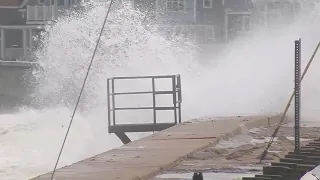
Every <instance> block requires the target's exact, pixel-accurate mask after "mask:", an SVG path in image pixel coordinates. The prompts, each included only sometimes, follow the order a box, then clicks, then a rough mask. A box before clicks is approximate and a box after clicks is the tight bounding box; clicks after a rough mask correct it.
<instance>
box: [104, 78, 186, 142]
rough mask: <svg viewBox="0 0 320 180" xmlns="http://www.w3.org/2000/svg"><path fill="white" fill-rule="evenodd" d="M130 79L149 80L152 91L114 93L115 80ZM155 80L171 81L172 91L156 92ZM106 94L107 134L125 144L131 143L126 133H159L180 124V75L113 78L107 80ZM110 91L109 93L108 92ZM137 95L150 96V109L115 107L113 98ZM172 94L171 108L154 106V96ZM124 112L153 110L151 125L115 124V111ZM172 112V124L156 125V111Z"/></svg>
mask: <svg viewBox="0 0 320 180" xmlns="http://www.w3.org/2000/svg"><path fill="white" fill-rule="evenodd" d="M130 79H151V83H152V91H140V92H121V93H119V92H115V81H116V80H130ZM156 79H171V81H172V90H170V91H156V87H155V86H156V83H155V80H156ZM107 88H108V90H107V94H108V123H109V128H108V130H109V133H115V134H116V135H117V136H118V137H119V138H120V140H121V141H122V142H123V143H124V144H127V143H129V142H131V140H130V139H129V138H128V136H127V135H126V134H125V133H126V132H154V131H161V130H164V129H167V128H169V127H172V126H174V125H176V124H177V123H181V102H182V95H181V78H180V75H163V76H135V77H113V78H109V79H108V80H107ZM110 91H111V92H110ZM137 94H152V97H153V106H152V107H116V106H115V97H116V96H123V95H137ZM161 94H162V95H164V94H172V99H173V106H169V107H158V106H156V95H161ZM125 110H153V123H146V124H117V123H116V111H125ZM170 110H171V111H173V112H174V122H172V123H158V122H157V111H170Z"/></svg>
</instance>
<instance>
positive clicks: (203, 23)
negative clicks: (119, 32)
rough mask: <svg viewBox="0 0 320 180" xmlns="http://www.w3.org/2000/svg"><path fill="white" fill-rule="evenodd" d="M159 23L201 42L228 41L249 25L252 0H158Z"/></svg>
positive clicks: (157, 17)
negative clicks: (173, 27)
mask: <svg viewBox="0 0 320 180" xmlns="http://www.w3.org/2000/svg"><path fill="white" fill-rule="evenodd" d="M155 4H156V8H155V9H156V10H155V14H156V19H157V21H158V23H160V24H161V23H163V24H164V25H172V26H175V32H176V33H177V34H181V33H182V34H183V35H184V36H188V37H190V38H191V39H193V40H194V41H196V42H198V43H200V44H210V43H213V42H217V41H218V42H221V41H228V40H230V39H233V38H234V37H236V36H237V35H239V34H241V33H244V32H245V31H247V30H248V29H249V28H250V16H251V10H252V7H253V5H252V1H251V0H157V1H156V3H155Z"/></svg>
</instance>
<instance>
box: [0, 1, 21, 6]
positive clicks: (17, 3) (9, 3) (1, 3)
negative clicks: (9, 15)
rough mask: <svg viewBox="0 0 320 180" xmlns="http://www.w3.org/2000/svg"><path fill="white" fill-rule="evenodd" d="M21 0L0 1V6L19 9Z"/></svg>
mask: <svg viewBox="0 0 320 180" xmlns="http://www.w3.org/2000/svg"><path fill="white" fill-rule="evenodd" d="M22 1H23V0H1V1H0V6H2V7H19V6H20V5H21V3H22Z"/></svg>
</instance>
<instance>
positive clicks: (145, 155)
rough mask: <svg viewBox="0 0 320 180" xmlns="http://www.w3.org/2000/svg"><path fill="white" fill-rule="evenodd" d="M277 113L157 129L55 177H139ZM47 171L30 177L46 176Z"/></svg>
mask: <svg viewBox="0 0 320 180" xmlns="http://www.w3.org/2000/svg"><path fill="white" fill-rule="evenodd" d="M280 116H281V115H274V116H270V117H267V116H254V117H253V116H251V117H225V118H204V119H201V120H192V121H189V122H185V123H182V124H178V125H176V126H174V127H171V128H169V129H166V130H164V131H161V132H157V133H155V134H153V135H151V136H148V137H145V138H143V139H140V140H137V141H134V142H131V143H129V144H127V145H123V146H121V147H119V148H115V149H113V150H110V151H107V152H105V153H102V154H99V155H96V156H94V157H91V158H88V159H85V160H82V161H80V162H77V163H74V164H72V165H70V166H66V167H63V168H61V169H58V170H57V171H56V173H55V177H54V179H55V180H139V179H140V180H141V179H149V178H150V177H153V176H154V175H156V174H157V173H159V172H160V171H162V170H164V169H167V168H170V167H172V166H174V165H175V164H176V163H177V162H179V161H181V160H182V159H184V158H185V157H186V156H187V155H189V154H191V153H194V152H196V151H198V150H201V149H203V148H206V147H207V146H209V145H212V144H215V143H218V142H219V141H220V140H222V139H226V138H230V137H233V136H235V135H237V134H239V133H241V130H242V129H243V128H244V127H246V128H248V129H251V128H253V127H259V126H265V127H267V126H269V125H274V124H278V123H279V119H280ZM50 177H51V173H47V174H44V175H41V176H38V177H35V178H33V179H32V180H48V179H50Z"/></svg>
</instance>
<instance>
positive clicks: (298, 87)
mask: <svg viewBox="0 0 320 180" xmlns="http://www.w3.org/2000/svg"><path fill="white" fill-rule="evenodd" d="M294 44H295V62H294V63H295V66H294V91H295V99H294V120H295V122H294V139H295V141H294V142H295V143H294V151H295V152H299V151H300V105H301V101H300V94H301V92H300V90H301V84H300V79H301V39H299V40H296V41H295V42H294Z"/></svg>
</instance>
